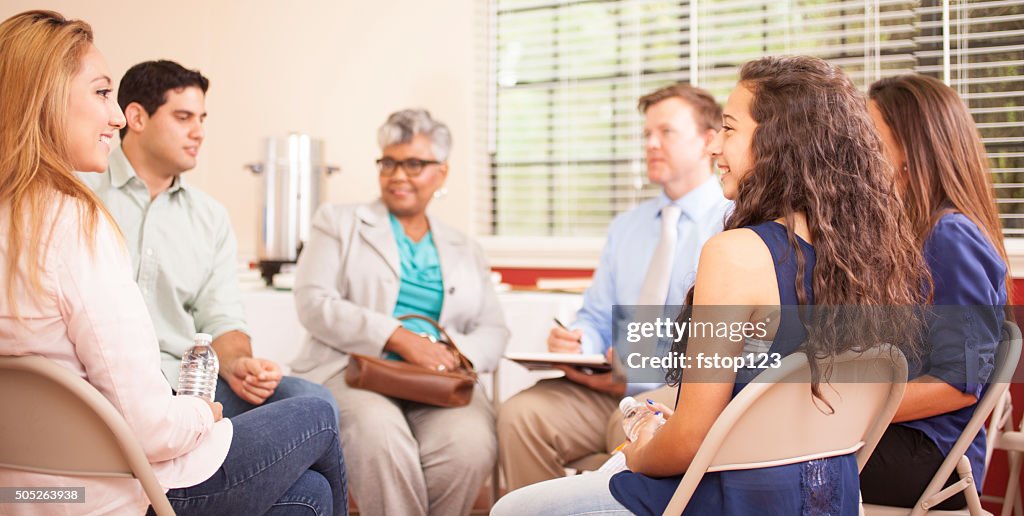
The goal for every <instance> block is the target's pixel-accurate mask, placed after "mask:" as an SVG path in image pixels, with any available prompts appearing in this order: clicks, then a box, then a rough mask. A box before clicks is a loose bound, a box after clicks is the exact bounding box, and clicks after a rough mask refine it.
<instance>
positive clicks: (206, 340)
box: [192, 333, 213, 346]
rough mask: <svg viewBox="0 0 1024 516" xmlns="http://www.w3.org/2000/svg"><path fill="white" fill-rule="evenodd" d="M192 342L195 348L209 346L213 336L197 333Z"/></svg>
mask: <svg viewBox="0 0 1024 516" xmlns="http://www.w3.org/2000/svg"><path fill="white" fill-rule="evenodd" d="M192 342H194V343H195V344H196V345H197V346H209V345H210V343H212V342H213V335H210V334H209V333H197V334H196V336H195V337H193V338H192Z"/></svg>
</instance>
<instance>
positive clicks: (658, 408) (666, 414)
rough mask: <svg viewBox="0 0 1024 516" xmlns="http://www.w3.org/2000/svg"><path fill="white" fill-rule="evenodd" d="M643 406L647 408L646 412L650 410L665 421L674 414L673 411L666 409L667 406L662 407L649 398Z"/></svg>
mask: <svg viewBox="0 0 1024 516" xmlns="http://www.w3.org/2000/svg"><path fill="white" fill-rule="evenodd" d="M644 406H645V407H647V410H650V411H651V412H656V413H660V414H661V416H662V417H664V418H665V419H666V420H668V418H670V417H672V414H675V411H674V410H672V409H670V408H668V406H667V405H663V404H661V403H658V402H657V401H654V400H652V399H649V398H648V399H647V400H646V403H645V404H644Z"/></svg>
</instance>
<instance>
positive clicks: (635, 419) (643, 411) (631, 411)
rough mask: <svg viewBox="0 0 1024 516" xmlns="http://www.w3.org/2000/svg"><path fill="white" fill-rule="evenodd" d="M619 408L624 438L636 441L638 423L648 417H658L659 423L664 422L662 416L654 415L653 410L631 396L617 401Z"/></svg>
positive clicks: (662, 423) (638, 431)
mask: <svg viewBox="0 0 1024 516" xmlns="http://www.w3.org/2000/svg"><path fill="white" fill-rule="evenodd" d="M619 410H621V411H622V430H623V431H624V432H626V439H629V440H630V441H636V438H637V437H638V434H639V433H640V423H641V422H643V421H646V420H647V418H648V417H656V418H658V421H659V423H658V424H659V425H664V424H665V417H664V416H662V415H657V416H655V415H654V412H651V411H650V410H649V409H648V408H647V407H645V406H644V404H643V403H640V402H639V401H637V400H636V399H634V398H633V397H632V396H626V397H625V398H622V401H620V402H619Z"/></svg>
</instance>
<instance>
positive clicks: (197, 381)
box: [178, 333, 220, 402]
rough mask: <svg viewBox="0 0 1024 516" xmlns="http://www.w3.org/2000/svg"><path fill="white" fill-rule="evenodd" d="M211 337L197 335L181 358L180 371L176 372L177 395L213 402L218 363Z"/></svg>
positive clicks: (218, 369) (202, 334)
mask: <svg viewBox="0 0 1024 516" xmlns="http://www.w3.org/2000/svg"><path fill="white" fill-rule="evenodd" d="M212 342H213V337H211V336H210V335H209V334H206V333H197V334H196V336H195V340H194V345H193V346H192V348H191V349H189V350H188V351H187V352H186V353H185V355H184V356H182V357H181V369H180V370H179V372H178V394H184V395H185V396H195V397H197V398H203V399H204V400H206V401H211V402H212V401H213V397H214V395H215V394H216V393H217V373H218V372H219V371H220V362H218V361H217V353H216V352H214V351H213V346H211V345H210V344H211V343H212Z"/></svg>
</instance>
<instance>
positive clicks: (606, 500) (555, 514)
mask: <svg viewBox="0 0 1024 516" xmlns="http://www.w3.org/2000/svg"><path fill="white" fill-rule="evenodd" d="M611 478H612V476H611V474H609V473H604V472H600V471H591V472H589V473H583V474H582V475H574V476H571V477H562V478H556V479H553V480H547V481H544V482H539V483H537V484H531V485H528V486H526V487H521V488H519V489H516V490H515V491H512V492H510V493H508V494H506V495H505V496H503V497H501V499H500V500H498V503H496V504H494V507H493V508H492V509H491V516H574V515H584V514H585V515H588V516H595V515H607V516H628V515H630V514H633V513H631V512H629V510H628V509H626V508H625V507H623V506H622V504H621V503H619V502H618V501H617V500H616V499H615V498H614V497H613V496H612V492H611V490H610V489H609V488H608V482H609V481H610V480H611Z"/></svg>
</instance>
